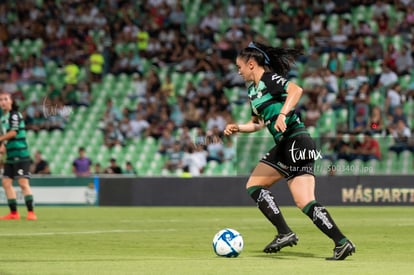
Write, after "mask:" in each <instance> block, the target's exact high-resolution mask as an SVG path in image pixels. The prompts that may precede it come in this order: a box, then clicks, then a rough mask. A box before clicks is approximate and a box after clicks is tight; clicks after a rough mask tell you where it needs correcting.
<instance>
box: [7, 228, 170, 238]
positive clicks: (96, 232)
mask: <svg viewBox="0 0 414 275" xmlns="http://www.w3.org/2000/svg"><path fill="white" fill-rule="evenodd" d="M167 231H174V229H158V230H150V229H148V230H145V229H131V230H130V229H114V230H93V231H62V232H39V233H0V237H1V236H11V237H19V236H54V235H94V234H111V233H139V232H141V233H142V232H167Z"/></svg>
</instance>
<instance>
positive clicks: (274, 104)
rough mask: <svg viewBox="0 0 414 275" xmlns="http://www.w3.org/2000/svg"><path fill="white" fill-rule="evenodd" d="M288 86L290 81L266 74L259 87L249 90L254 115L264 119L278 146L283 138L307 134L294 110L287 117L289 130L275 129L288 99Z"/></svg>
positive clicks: (273, 74)
mask: <svg viewBox="0 0 414 275" xmlns="http://www.w3.org/2000/svg"><path fill="white" fill-rule="evenodd" d="M288 84H289V81H288V80H287V79H286V78H283V77H282V76H280V75H278V74H276V73H272V72H265V73H264V74H263V76H262V78H261V79H260V81H259V84H258V85H257V87H256V86H255V85H254V83H253V84H252V85H250V86H249V88H248V96H249V98H250V104H251V108H252V115H253V116H258V117H260V118H262V119H263V121H264V123H265V125H266V127H267V129H268V130H269V132H270V133H271V134H272V136H273V138H274V140H275V142H276V144H277V143H278V142H279V140H280V139H281V138H282V137H293V136H295V135H298V134H301V133H307V131H306V128H305V125H304V124H303V122H302V121H301V120H300V118H299V117H298V116H297V115H296V114H295V112H294V110H291V111H290V112H289V113H288V114H287V115H286V126H287V129H286V131H285V132H284V133H282V132H278V131H276V130H275V128H274V126H275V122H276V119H277V116H278V115H279V113H280V110H281V109H282V107H283V104H284V103H285V100H286V97H287V92H286V89H287V86H288Z"/></svg>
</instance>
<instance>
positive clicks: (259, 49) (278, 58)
mask: <svg viewBox="0 0 414 275" xmlns="http://www.w3.org/2000/svg"><path fill="white" fill-rule="evenodd" d="M301 55H302V52H301V51H300V50H298V49H294V48H280V47H271V46H266V45H264V44H261V43H258V42H251V43H250V44H249V46H248V47H247V48H244V49H243V50H241V51H240V53H239V54H238V56H239V57H241V58H243V59H245V60H249V59H250V58H253V59H254V60H255V61H256V62H257V64H259V65H260V66H263V67H264V68H265V70H268V71H274V72H276V73H277V74H279V75H282V76H286V75H287V73H288V72H289V70H290V67H291V65H292V63H295V60H296V58H297V57H299V56H301Z"/></svg>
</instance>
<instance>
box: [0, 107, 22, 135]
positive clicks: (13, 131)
mask: <svg viewBox="0 0 414 275" xmlns="http://www.w3.org/2000/svg"><path fill="white" fill-rule="evenodd" d="M20 121H21V118H20V116H19V114H18V113H14V112H13V113H11V114H10V118H9V125H10V129H9V130H8V131H7V132H6V133H5V134H4V135H1V136H0V142H3V141H5V140H10V139H13V138H15V137H16V136H17V132H18V131H19V125H20Z"/></svg>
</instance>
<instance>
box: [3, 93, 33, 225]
mask: <svg viewBox="0 0 414 275" xmlns="http://www.w3.org/2000/svg"><path fill="white" fill-rule="evenodd" d="M0 108H1V110H2V116H1V126H2V130H3V131H2V134H1V135H0V142H1V143H2V144H1V146H2V147H3V150H4V147H5V150H6V154H7V158H6V161H5V164H4V173H3V179H2V184H3V188H4V191H5V193H6V196H7V201H8V204H9V208H10V213H9V214H8V215H6V216H3V217H0V220H19V219H20V214H19V212H17V200H16V191H15V190H14V188H13V180H14V179H15V178H16V179H17V181H18V183H19V186H20V188H21V190H22V193H23V195H24V200H25V202H26V207H27V210H28V213H27V217H26V219H27V220H37V217H36V215H35V213H34V212H33V195H32V191H31V189H30V185H29V177H30V174H29V169H30V153H29V150H28V147H27V143H26V130H25V124H24V120H23V117H22V115H21V114H20V113H19V112H18V110H17V109H18V108H17V105H16V104H15V102H14V101H13V100H12V98H11V96H10V94H8V93H4V92H3V93H0ZM4 143H5V145H4Z"/></svg>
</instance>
